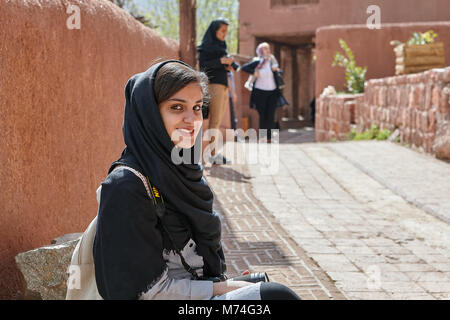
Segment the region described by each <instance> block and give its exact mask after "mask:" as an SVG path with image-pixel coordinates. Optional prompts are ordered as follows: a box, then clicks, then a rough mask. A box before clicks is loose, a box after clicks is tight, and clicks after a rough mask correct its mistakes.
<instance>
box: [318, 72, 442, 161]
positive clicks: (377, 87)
mask: <svg viewBox="0 0 450 320" xmlns="http://www.w3.org/2000/svg"><path fill="white" fill-rule="evenodd" d="M449 100H450V67H448V68H445V69H433V70H429V71H426V72H422V73H417V74H411V75H404V76H395V77H388V78H382V79H374V80H369V81H368V82H367V83H366V89H365V93H364V94H359V95H330V96H324V95H321V96H320V97H319V99H318V100H317V106H316V123H315V127H316V140H317V141H330V140H331V139H333V138H335V139H338V140H340V139H343V138H344V137H345V134H346V133H347V132H349V131H350V129H351V123H354V125H355V127H356V128H357V130H358V131H360V132H361V131H364V130H366V129H368V128H369V127H370V126H371V125H372V124H377V125H378V126H379V127H380V128H381V129H389V130H391V131H394V130H395V129H399V131H400V139H401V142H402V143H410V144H412V145H414V146H416V147H418V148H421V149H423V150H424V151H426V152H431V153H433V152H434V150H433V144H434V141H435V139H436V132H437V129H438V127H439V126H440V125H442V124H443V123H444V122H445V121H450V101H449ZM352 119H354V121H353V120H352Z"/></svg>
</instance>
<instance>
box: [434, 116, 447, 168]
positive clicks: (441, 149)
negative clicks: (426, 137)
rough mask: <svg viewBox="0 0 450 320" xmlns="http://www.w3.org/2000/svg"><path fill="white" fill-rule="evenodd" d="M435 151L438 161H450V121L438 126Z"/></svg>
mask: <svg viewBox="0 0 450 320" xmlns="http://www.w3.org/2000/svg"><path fill="white" fill-rule="evenodd" d="M433 151H434V154H435V155H436V157H437V158H438V159H444V160H450V121H442V123H440V124H438V127H437V131H436V138H435V139H434V144H433Z"/></svg>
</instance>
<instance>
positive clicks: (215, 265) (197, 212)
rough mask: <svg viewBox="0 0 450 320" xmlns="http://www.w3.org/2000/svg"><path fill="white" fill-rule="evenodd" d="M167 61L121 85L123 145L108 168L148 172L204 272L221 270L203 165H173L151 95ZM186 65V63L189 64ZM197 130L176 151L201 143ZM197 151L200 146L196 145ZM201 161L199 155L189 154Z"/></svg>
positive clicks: (169, 143) (215, 223)
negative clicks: (191, 141)
mask: <svg viewBox="0 0 450 320" xmlns="http://www.w3.org/2000/svg"><path fill="white" fill-rule="evenodd" d="M169 62H173V63H181V64H184V65H186V66H188V65H187V64H185V63H183V62H181V61H177V60H167V61H164V62H160V63H158V64H155V65H153V66H152V67H150V68H149V69H148V70H147V71H145V72H143V73H139V74H136V75H134V76H133V77H131V78H130V79H129V80H128V82H127V85H126V88H125V99H126V101H125V115H124V120H123V126H122V132H123V137H124V141H125V145H126V147H125V149H124V150H123V152H122V155H121V157H120V159H119V160H117V161H115V162H113V164H112V165H111V167H110V169H109V172H111V171H112V170H113V169H114V167H115V166H117V165H119V164H122V165H127V166H130V167H132V168H134V169H136V170H138V171H140V172H141V173H142V174H144V175H145V176H147V177H148V178H149V180H150V182H151V183H152V185H154V186H155V187H156V188H157V189H158V190H159V192H160V194H162V196H163V198H164V203H165V211H166V214H168V215H171V216H173V215H181V216H182V218H183V219H184V220H186V219H187V221H188V223H189V225H190V226H191V230H192V232H193V237H194V240H195V241H196V243H197V252H198V253H199V254H200V255H202V256H203V258H204V260H205V267H204V268H205V274H212V275H215V276H217V275H220V274H222V271H224V270H223V269H224V266H223V265H222V262H223V252H222V251H221V250H222V249H221V243H220V231H221V226H220V219H219V217H218V215H217V214H216V212H215V211H213V209H212V206H213V193H212V191H211V189H210V187H209V186H208V183H207V182H206V180H205V178H204V177H203V166H202V165H201V163H200V162H199V161H197V163H195V162H193V163H181V164H178V165H177V164H175V163H174V162H173V161H172V159H171V153H172V150H173V148H174V147H175V146H174V143H173V142H172V140H171V138H170V136H169V134H168V133H167V130H166V128H165V126H164V122H163V120H162V117H161V114H160V111H159V107H158V104H157V102H156V98H155V94H154V82H155V77H156V74H157V73H158V71H159V70H160V69H161V67H162V66H163V65H164V64H166V63H169ZM188 67H189V66H188ZM201 135H202V131H201V130H200V132H199V134H198V136H197V138H196V142H195V145H194V147H192V148H191V149H182V150H179V149H178V150H177V152H178V151H180V152H182V153H183V152H190V153H191V154H194V152H193V149H194V148H195V149H196V150H199V149H198V144H199V143H200V144H201ZM200 150H201V148H200ZM192 158H194V160H195V159H198V160H200V157H198V156H197V157H194V156H193V157H192Z"/></svg>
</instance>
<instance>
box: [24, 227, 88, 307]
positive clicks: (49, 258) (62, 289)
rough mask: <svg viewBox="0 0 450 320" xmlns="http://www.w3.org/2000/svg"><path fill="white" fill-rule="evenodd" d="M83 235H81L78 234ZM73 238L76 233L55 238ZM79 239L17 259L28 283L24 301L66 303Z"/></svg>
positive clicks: (51, 246) (40, 249) (32, 252)
mask: <svg viewBox="0 0 450 320" xmlns="http://www.w3.org/2000/svg"><path fill="white" fill-rule="evenodd" d="M79 235H81V234H79ZM64 237H66V238H72V239H73V238H74V237H75V236H74V234H70V235H65V236H63V237H59V238H57V239H54V241H55V242H56V243H58V239H60V240H59V241H61V239H65V238H64ZM78 241H79V237H77V238H75V239H73V240H70V241H66V242H62V243H58V244H54V245H49V246H44V247H40V248H37V249H34V250H30V251H27V252H22V253H19V254H18V255H17V256H16V258H15V259H16V263H17V266H18V267H19V269H20V271H21V272H22V274H23V276H24V278H25V281H26V283H27V292H26V293H25V299H32V300H36V299H42V300H64V299H65V297H66V290H67V284H66V282H67V278H68V274H67V268H68V266H69V264H70V260H71V258H72V253H73V250H74V249H75V246H76V245H77V243H78Z"/></svg>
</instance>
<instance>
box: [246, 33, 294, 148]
mask: <svg viewBox="0 0 450 320" xmlns="http://www.w3.org/2000/svg"><path fill="white" fill-rule="evenodd" d="M256 54H257V56H258V57H256V58H255V59H254V60H253V61H252V62H249V63H247V64H245V65H243V66H242V70H243V71H245V72H247V73H250V74H251V75H252V76H253V77H254V79H255V80H254V82H253V86H252V94H251V96H250V108H253V109H256V110H257V111H258V113H259V128H260V129H267V141H268V142H270V140H271V137H272V135H271V134H272V132H271V130H273V129H275V128H276V122H275V110H276V108H277V107H281V106H283V105H285V104H287V101H286V99H284V97H283V95H282V94H281V90H280V88H279V87H278V84H277V82H276V80H275V75H274V72H281V70H280V68H279V65H278V62H277V59H276V58H275V57H274V56H273V55H272V54H271V52H270V46H269V44H268V43H267V42H263V43H261V44H259V45H258V47H257V49H256Z"/></svg>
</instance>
